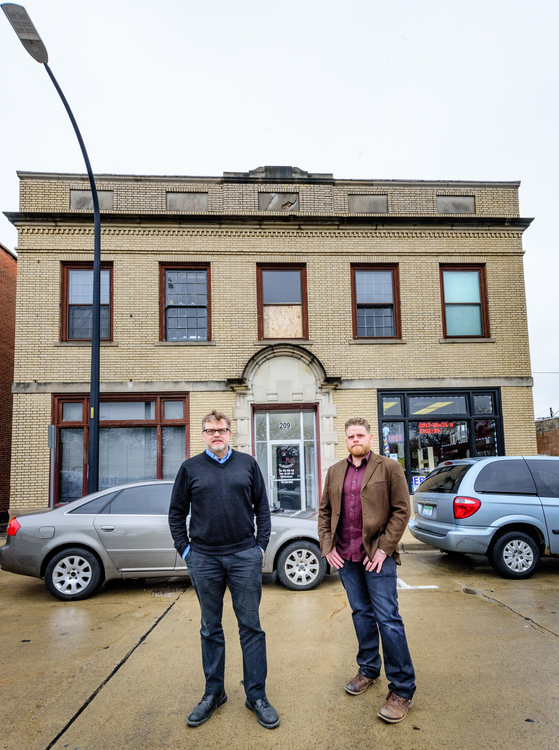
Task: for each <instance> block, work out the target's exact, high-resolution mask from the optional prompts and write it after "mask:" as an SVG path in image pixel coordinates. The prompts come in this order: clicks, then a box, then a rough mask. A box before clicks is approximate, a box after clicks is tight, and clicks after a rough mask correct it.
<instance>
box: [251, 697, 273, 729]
mask: <svg viewBox="0 0 559 750" xmlns="http://www.w3.org/2000/svg"><path fill="white" fill-rule="evenodd" d="M245 706H246V707H247V708H250V710H251V711H254V713H255V714H256V720H257V721H258V723H259V724H261V725H262V726H263V727H266V729H273V728H274V727H277V726H279V723H280V720H279V716H278V712H277V711H276V709H275V708H274V707H273V706H271V705H270V704H269V703H268V699H267V698H257V699H256V700H255V701H249V699H248V698H247V700H246V703H245Z"/></svg>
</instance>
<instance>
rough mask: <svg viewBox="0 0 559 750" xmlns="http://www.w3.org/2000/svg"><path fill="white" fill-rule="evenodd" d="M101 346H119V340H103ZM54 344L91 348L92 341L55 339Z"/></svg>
mask: <svg viewBox="0 0 559 750" xmlns="http://www.w3.org/2000/svg"><path fill="white" fill-rule="evenodd" d="M100 344H101V346H118V342H117V341H101V342H100ZM54 346H86V347H87V348H88V349H91V341H55V342H54Z"/></svg>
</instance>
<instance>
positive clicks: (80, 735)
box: [0, 547, 559, 750]
mask: <svg viewBox="0 0 559 750" xmlns="http://www.w3.org/2000/svg"><path fill="white" fill-rule="evenodd" d="M402 557H403V564H402V566H401V567H400V568H399V574H400V592H399V598H400V608H401V612H402V615H403V617H404V622H405V624H406V630H407V634H408V639H409V642H410V649H411V653H412V657H413V659H414V663H415V668H416V672H417V685H418V690H417V694H416V700H415V704H414V706H413V708H412V709H411V711H410V713H409V715H408V717H407V719H406V720H405V721H404V722H403V723H401V724H397V725H387V724H385V723H384V722H382V721H381V720H379V719H378V718H377V716H376V713H377V711H378V709H379V707H380V706H381V705H382V703H383V702H384V698H385V695H386V680H385V678H384V676H383V677H382V678H381V679H380V681H379V682H378V684H375V685H373V686H371V687H370V688H369V689H368V690H367V691H366V692H365V693H364V694H362V695H360V696H350V695H348V694H346V693H345V692H344V690H343V686H344V685H345V683H346V682H347V680H348V679H349V678H351V677H353V675H354V674H355V672H356V664H355V653H356V641H355V635H354V632H353V626H352V623H351V612H350V610H349V607H348V604H347V600H346V597H345V593H344V590H343V588H342V586H341V583H340V581H339V578H338V576H337V575H332V576H328V577H327V578H326V579H325V581H324V582H323V584H322V585H321V586H320V587H319V588H318V589H315V590H314V591H311V592H308V593H296V592H291V591H288V590H286V589H284V588H283V587H281V585H280V584H279V583H277V581H276V580H275V577H273V576H265V578H264V595H263V601H262V607H261V616H262V622H263V626H264V629H265V630H266V633H267V640H268V662H269V678H268V685H267V691H268V697H269V699H270V701H271V702H272V703H273V705H274V706H275V707H276V708H277V710H278V712H279V713H280V716H281V719H282V723H281V725H280V727H278V728H277V729H274V730H266V729H264V728H263V727H260V726H259V725H258V724H257V722H256V719H255V716H254V714H253V713H251V712H249V711H248V710H247V709H246V708H245V706H244V691H243V687H242V684H241V679H242V666H241V652H240V647H239V643H238V636H237V627H236V621H235V618H234V615H233V613H232V610H231V607H230V603H229V602H226V606H225V613H224V628H225V633H226V640H227V648H228V652H227V664H226V678H227V681H226V688H227V693H228V696H229V699H228V701H227V703H226V704H225V705H224V706H222V707H221V708H219V709H217V711H216V712H215V713H214V715H213V716H212V718H211V719H210V721H209V722H207V723H206V724H204V725H203V726H201V727H198V728H196V729H192V728H188V727H186V723H185V720H186V716H187V714H188V713H189V711H190V710H191V709H192V708H193V706H194V705H195V704H196V703H197V702H198V700H199V699H200V697H201V696H202V693H203V689H204V682H203V676H202V667H201V656H200V646H199V635H198V630H199V609H198V604H197V602H196V597H195V595H194V592H193V590H192V588H191V587H190V586H189V585H188V581H186V582H185V581H180V582H176V581H175V582H172V581H161V580H158V581H153V580H152V581H145V580H144V581H112V582H110V583H109V584H107V585H105V586H104V587H103V588H102V589H101V591H100V592H99V593H98V594H97V595H96V596H94V597H93V598H91V599H88V600H85V601H83V602H77V603H62V602H59V601H57V600H55V599H53V598H52V597H51V596H50V595H49V594H48V593H47V591H46V589H45V587H44V584H43V582H42V581H39V580H35V579H31V578H26V577H22V576H15V575H12V574H10V573H6V572H4V571H1V572H0V648H1V653H2V669H1V676H0V690H1V701H0V731H1V736H0V750H47V749H50V748H55V749H56V750H62V749H64V750H113V748H114V750H117V749H118V750H120V749H122V748H125V749H128V748H130V749H131V750H132V749H134V750H144V749H145V750H147V749H148V748H149V749H150V750H163V749H165V750H167V749H169V750H177V748H182V747H183V746H186V747H188V748H189V750H198V749H200V750H201V749H202V748H204V749H207V748H208V747H210V748H212V750H222V749H223V750H225V748H227V749H228V750H230V749H231V748H233V749H236V748H242V749H243V750H245V748H246V749H249V750H259V749H260V748H272V749H274V748H277V749H278V750H279V749H281V750H286V749H290V748H298V749H300V750H307V748H308V749H309V750H310V749H311V748H317V749H319V750H327V749H329V748H331V747H332V746H338V745H339V746H340V747H343V748H348V749H349V748H358V749H361V748H363V750H364V749H365V748H367V750H369V749H370V748H382V749H383V750H443V749H444V748H452V750H474V749H475V750H479V749H480V748H481V750H492V749H493V748H495V749H497V748H503V749H504V748H507V749H509V748H510V747H516V746H519V747H522V748H523V750H531V749H532V748H534V750H536V748H537V750H559V669H558V666H559V665H558V661H559V658H558V654H559V593H558V592H559V560H549V559H548V560H544V561H543V563H542V567H541V569H540V571H539V572H538V573H537V574H536V575H535V576H534V577H533V578H531V579H529V580H528V581H519V582H516V581H506V580H504V579H501V578H498V577H497V576H496V575H495V574H494V573H493V571H492V570H491V568H490V567H489V565H488V563H487V561H486V560H485V558H482V557H473V556H468V557H458V558H455V557H450V556H448V555H445V554H442V553H439V552H438V551H436V550H431V549H429V548H426V547H420V548H417V549H413V550H411V551H408V552H407V553H405V554H404V555H403V556H402Z"/></svg>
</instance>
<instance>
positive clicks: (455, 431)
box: [409, 421, 470, 481]
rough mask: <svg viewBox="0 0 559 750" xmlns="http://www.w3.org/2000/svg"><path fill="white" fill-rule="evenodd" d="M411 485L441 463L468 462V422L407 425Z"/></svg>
mask: <svg viewBox="0 0 559 750" xmlns="http://www.w3.org/2000/svg"><path fill="white" fill-rule="evenodd" d="M409 438H410V453H411V471H412V481H413V477H414V475H416V476H426V475H427V474H429V472H431V471H433V469H435V468H436V467H437V466H438V465H439V464H440V463H441V462H442V461H451V460H454V459H457V458H469V456H470V443H469V432H468V422H457V421H440V422H439V421H437V422H410V425H409Z"/></svg>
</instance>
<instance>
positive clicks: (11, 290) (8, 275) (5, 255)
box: [0, 245, 17, 523]
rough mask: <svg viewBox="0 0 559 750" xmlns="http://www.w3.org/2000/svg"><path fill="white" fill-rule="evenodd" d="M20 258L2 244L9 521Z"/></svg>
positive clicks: (0, 489)
mask: <svg viewBox="0 0 559 750" xmlns="http://www.w3.org/2000/svg"><path fill="white" fill-rule="evenodd" d="M16 273H17V261H16V259H15V258H14V256H13V255H12V254H11V253H10V252H8V251H7V250H6V248H5V247H4V246H3V245H0V523H5V522H6V521H7V520H8V507H9V500H10V459H11V453H12V381H13V379H14V336H15V323H16Z"/></svg>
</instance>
